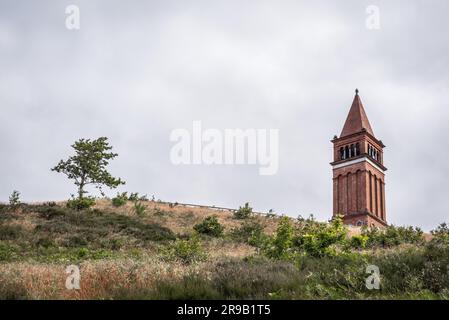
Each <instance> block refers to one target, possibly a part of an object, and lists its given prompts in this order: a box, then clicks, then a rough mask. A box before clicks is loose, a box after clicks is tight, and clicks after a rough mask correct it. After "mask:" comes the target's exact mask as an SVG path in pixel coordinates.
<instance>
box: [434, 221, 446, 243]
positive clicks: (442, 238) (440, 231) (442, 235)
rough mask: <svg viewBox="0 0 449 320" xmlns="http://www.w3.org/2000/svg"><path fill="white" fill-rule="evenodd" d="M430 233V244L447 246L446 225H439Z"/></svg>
mask: <svg viewBox="0 0 449 320" xmlns="http://www.w3.org/2000/svg"><path fill="white" fill-rule="evenodd" d="M431 233H432V235H433V238H432V242H436V243H445V244H449V226H448V225H447V223H442V224H440V225H439V226H438V227H437V228H436V229H435V230H432V231H431Z"/></svg>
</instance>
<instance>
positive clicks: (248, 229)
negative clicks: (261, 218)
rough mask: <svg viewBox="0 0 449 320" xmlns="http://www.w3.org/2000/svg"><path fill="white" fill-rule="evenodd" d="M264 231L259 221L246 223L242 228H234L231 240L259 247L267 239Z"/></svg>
mask: <svg viewBox="0 0 449 320" xmlns="http://www.w3.org/2000/svg"><path fill="white" fill-rule="evenodd" d="M263 229H264V228H263V226H262V225H261V224H260V223H259V222H257V221H244V222H243V223H242V225H241V226H240V228H234V229H233V230H232V231H231V238H232V239H234V240H236V241H239V242H244V243H247V244H249V245H252V246H256V247H259V246H261V245H262V243H263V240H264V239H265V237H266V235H265V234H264V233H263Z"/></svg>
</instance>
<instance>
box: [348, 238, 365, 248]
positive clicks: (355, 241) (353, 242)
mask: <svg viewBox="0 0 449 320" xmlns="http://www.w3.org/2000/svg"><path fill="white" fill-rule="evenodd" d="M368 240H369V238H368V237H367V236H364V235H355V236H352V237H351V238H350V239H349V241H348V245H349V247H350V248H354V249H364V248H365V247H366V244H367V242H368Z"/></svg>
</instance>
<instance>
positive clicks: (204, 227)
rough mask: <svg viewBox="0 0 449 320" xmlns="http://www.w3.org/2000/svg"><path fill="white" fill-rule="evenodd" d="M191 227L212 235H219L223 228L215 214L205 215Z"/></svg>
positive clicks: (221, 233)
mask: <svg viewBox="0 0 449 320" xmlns="http://www.w3.org/2000/svg"><path fill="white" fill-rule="evenodd" d="M193 229H194V230H195V231H196V232H198V233H202V234H207V235H209V236H212V237H221V236H222V235H223V230H224V228H223V226H222V225H221V224H220V222H218V219H217V217H216V216H209V217H206V218H205V219H204V220H203V221H202V222H201V223H198V224H196V225H195V226H194V227H193Z"/></svg>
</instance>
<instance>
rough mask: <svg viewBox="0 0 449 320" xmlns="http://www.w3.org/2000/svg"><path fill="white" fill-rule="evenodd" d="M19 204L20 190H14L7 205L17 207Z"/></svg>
mask: <svg viewBox="0 0 449 320" xmlns="http://www.w3.org/2000/svg"><path fill="white" fill-rule="evenodd" d="M19 204H20V192H19V191H17V190H14V191H13V192H12V193H11V195H10V196H9V205H10V206H11V207H13V208H15V207H17V206H18V205H19Z"/></svg>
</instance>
